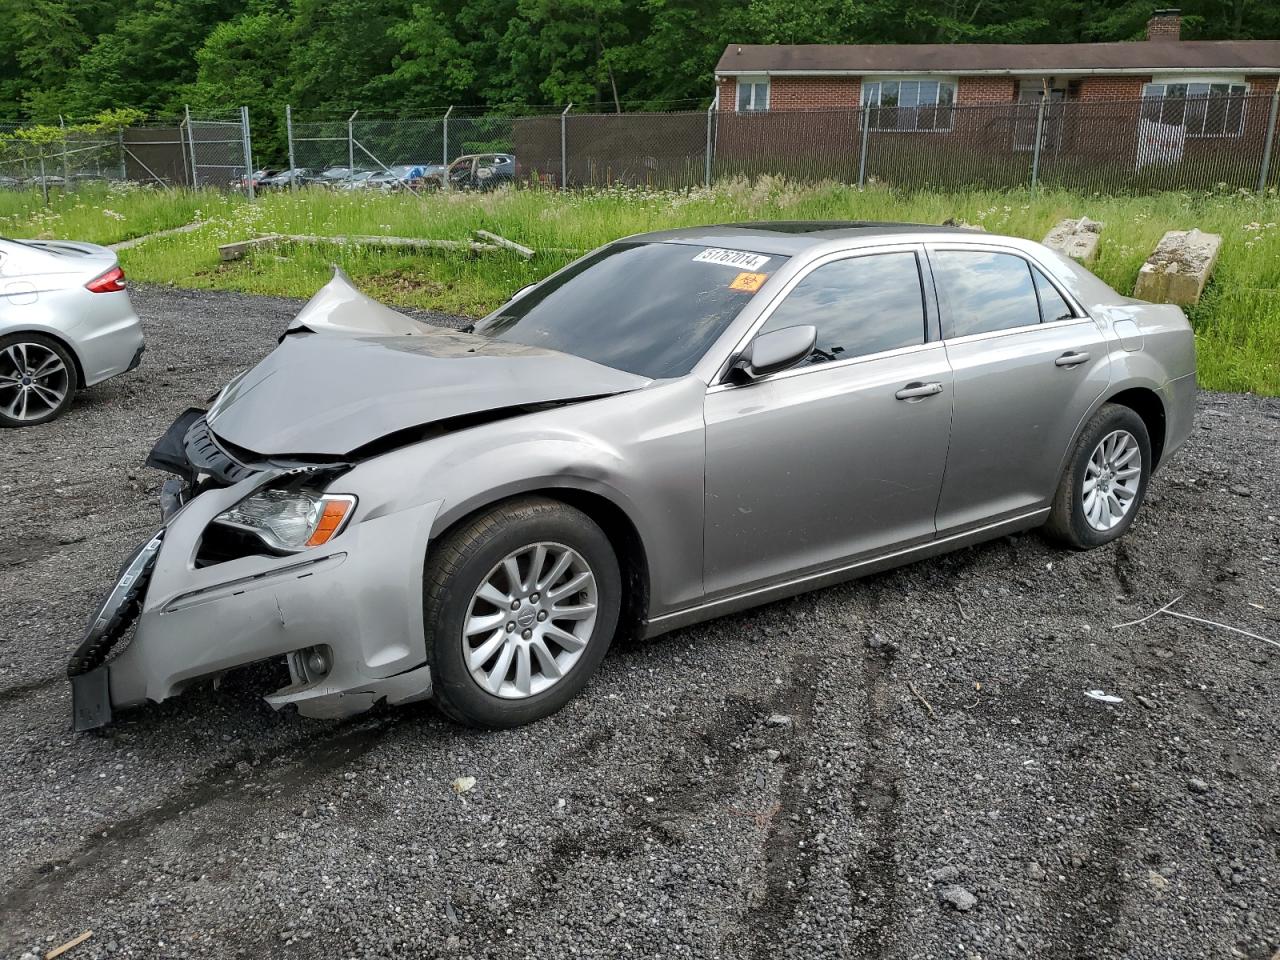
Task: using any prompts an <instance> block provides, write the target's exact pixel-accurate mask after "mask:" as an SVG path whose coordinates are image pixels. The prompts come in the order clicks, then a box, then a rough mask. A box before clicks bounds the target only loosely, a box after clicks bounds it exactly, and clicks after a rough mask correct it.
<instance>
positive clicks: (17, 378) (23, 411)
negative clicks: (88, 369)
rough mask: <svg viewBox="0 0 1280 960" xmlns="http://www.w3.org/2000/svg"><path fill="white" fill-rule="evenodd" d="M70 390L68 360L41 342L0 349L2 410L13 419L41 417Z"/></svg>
mask: <svg viewBox="0 0 1280 960" xmlns="http://www.w3.org/2000/svg"><path fill="white" fill-rule="evenodd" d="M70 389H71V373H70V371H69V370H67V365H66V363H64V362H63V360H62V358H61V357H60V356H58V354H57V353H55V352H54V351H53V350H51V349H50V348H49V347H47V346H45V345H44V344H42V343H34V342H25V343H24V342H21V341H20V342H18V343H13V344H10V345H9V346H8V347H7V348H5V349H4V350H3V351H0V411H3V412H4V414H5V415H6V416H8V417H10V418H11V419H13V420H19V421H28V420H40V419H42V418H43V417H46V416H48V415H49V414H50V413H52V412H53V411H55V410H57V409H58V407H60V406H61V405H62V403H63V401H64V400H66V398H67V392H68V391H69V390H70Z"/></svg>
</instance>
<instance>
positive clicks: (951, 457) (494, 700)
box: [68, 222, 1196, 728]
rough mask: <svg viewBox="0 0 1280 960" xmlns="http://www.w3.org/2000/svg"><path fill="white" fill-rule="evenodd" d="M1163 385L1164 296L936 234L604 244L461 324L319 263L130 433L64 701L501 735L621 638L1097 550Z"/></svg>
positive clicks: (1159, 410)
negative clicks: (277, 317) (117, 553)
mask: <svg viewBox="0 0 1280 960" xmlns="http://www.w3.org/2000/svg"><path fill="white" fill-rule="evenodd" d="M1195 389H1196V388H1195V344H1194V337H1193V336H1192V332H1191V328H1190V326H1189V324H1188V323H1187V319H1186V317H1185V316H1184V315H1183V313H1182V311H1181V310H1180V309H1178V308H1177V307H1173V306H1164V305H1153V304H1148V303H1141V302H1139V301H1136V300H1133V299H1131V298H1129V297H1125V296H1121V295H1120V294H1118V293H1116V292H1115V291H1114V290H1112V289H1111V288H1110V287H1108V286H1107V285H1106V284H1104V283H1103V282H1102V281H1101V280H1099V279H1098V278H1097V277H1095V276H1093V275H1092V274H1091V273H1090V272H1089V271H1088V270H1086V269H1085V268H1084V267H1082V266H1081V265H1079V264H1077V263H1074V262H1072V261H1070V260H1067V259H1065V258H1063V257H1060V256H1058V255H1057V254H1055V253H1052V252H1051V251H1049V250H1047V249H1045V248H1044V247H1042V246H1040V245H1039V244H1037V243H1032V242H1029V241H1026V240H1020V239H1015V238H1012V237H1002V236H997V235H994V234H987V233H979V232H976V231H972V230H965V229H957V228H948V227H927V226H918V225H912V224H867V223H809V222H784V223H760V224H744V225H729V226H708V227H693V228H686V229H681V230H670V231H665V232H661V233H652V234H644V235H640V236H634V237H630V238H627V239H624V240H619V241H617V242H615V243H611V244H609V245H607V246H605V247H602V248H600V249H598V250H596V251H594V252H592V253H590V254H588V255H587V256H585V257H583V258H581V259H579V260H577V261H575V262H573V263H571V264H569V265H568V266H566V267H564V268H563V269H561V270H559V271H558V272H556V273H554V274H552V275H551V276H550V277H548V278H546V279H545V280H543V281H541V282H540V283H538V284H535V285H533V286H531V287H527V288H525V289H523V290H520V291H518V292H517V293H516V295H515V296H514V297H513V298H512V299H511V300H510V301H508V302H507V303H506V304H504V305H502V306H501V307H499V308H498V309H497V310H495V311H494V312H493V313H491V314H490V315H488V316H487V317H485V318H484V319H483V320H481V321H479V322H478V323H477V324H476V325H475V327H474V330H472V331H470V332H466V331H463V332H459V331H455V330H447V329H442V328H433V327H430V326H426V325H424V324H420V323H417V322H416V321H413V320H411V319H409V318H408V317H405V316H403V315H401V314H398V313H396V312H394V311H392V310H390V309H388V308H387V307H384V306H382V305H380V304H378V303H376V302H374V301H372V300H370V299H368V298H366V297H364V296H363V295H361V294H360V293H359V292H358V291H356V290H355V289H354V288H353V287H352V286H351V285H350V283H349V281H347V279H346V278H345V277H344V276H343V275H342V274H341V273H340V272H339V273H338V274H337V275H336V276H335V277H334V279H333V280H332V281H331V282H330V283H329V284H328V285H327V286H326V287H325V288H324V289H322V290H321V291H320V292H319V293H318V294H316V296H315V297H314V298H313V299H312V300H311V302H310V303H309V304H308V305H307V306H306V307H305V308H304V309H303V310H302V312H301V313H300V314H299V315H298V317H297V318H296V319H295V320H294V322H293V323H292V324H291V325H290V327H289V329H288V331H287V332H286V334H285V335H284V336H283V337H282V338H281V341H280V344H279V346H278V347H276V349H275V350H274V351H273V352H272V353H271V354H270V355H268V356H267V357H266V359H264V360H263V361H262V362H261V363H260V364H258V366H257V367H255V368H253V369H252V370H249V371H246V372H245V373H243V374H241V375H240V376H238V377H236V378H235V379H234V380H232V381H231V382H230V383H229V384H227V386H226V387H225V388H223V390H222V392H221V393H220V394H219V395H218V396H217V398H216V399H215V400H214V402H213V404H212V406H211V407H210V408H209V409H208V410H207V411H206V410H198V409H193V410H189V411H187V412H186V413H184V414H183V415H182V416H180V417H179V418H178V420H177V421H175V423H174V424H173V426H171V427H170V428H169V431H168V432H167V433H166V434H165V436H164V437H162V438H161V440H160V442H159V443H158V444H157V445H156V448H155V449H154V450H153V451H152V454H151V457H150V458H149V461H148V462H149V463H151V464H152V465H154V466H158V467H161V468H162V469H165V470H168V471H170V472H172V473H174V474H175V476H174V477H173V478H171V479H170V480H168V481H166V483H165V486H164V489H163V493H162V504H163V510H164V516H165V518H166V519H165V526H164V528H163V529H162V530H161V531H160V532H158V533H157V534H155V535H154V536H153V537H150V538H148V540H147V541H146V543H145V544H143V545H142V546H141V547H139V548H138V550H137V552H136V553H135V554H134V556H133V559H132V560H131V562H130V563H129V564H127V565H126V569H125V571H124V573H123V575H122V576H121V579H120V580H119V581H118V582H117V584H116V586H115V587H114V588H113V589H112V591H111V593H110V594H109V595H108V597H107V599H106V600H105V601H104V602H103V605H102V606H101V608H100V609H99V610H98V612H97V613H96V614H95V615H94V617H93V619H92V621H91V626H90V628H89V630H88V632H87V634H86V635H85V638H84V640H83V641H82V643H81V645H80V647H79V648H78V650H77V651H76V653H75V655H74V656H73V658H72V660H71V663H70V665H69V668H68V672H69V674H70V676H71V677H72V678H73V703H74V707H75V723H76V726H77V727H78V728H86V727H92V726H96V725H100V724H102V723H104V722H106V721H107V720H109V718H110V716H111V710H112V709H113V708H114V707H120V706H126V705H133V704H139V703H142V702H143V701H146V700H156V701H158V700H164V699H166V698H168V697H170V696H172V695H173V694H175V693H176V692H178V691H179V690H181V689H182V688H183V687H185V686H187V685H188V684H190V683H191V682H192V681H193V680H195V679H197V678H199V677H203V676H213V675H218V674H220V673H222V672H224V671H226V670H230V669H233V668H235V667H239V666H241V665H244V664H248V663H253V662H258V661H263V660H275V661H277V662H279V661H284V663H285V664H286V665H287V666H288V669H289V672H290V676H291V682H290V683H289V684H288V685H287V686H284V687H283V688H281V689H279V690H277V691H276V692H275V693H272V694H270V695H269V696H268V697H267V700H268V701H269V702H270V703H271V704H272V705H273V706H275V707H277V708H279V707H284V706H286V705H293V706H295V707H296V708H297V709H298V711H299V712H301V713H303V714H305V715H308V716H344V715H348V714H352V713H356V712H359V711H361V710H365V709H367V708H369V707H371V706H372V705H373V704H374V703H376V702H378V701H382V700H385V701H387V702H388V703H403V702H408V701H412V700H419V699H424V698H431V699H433V700H434V701H435V703H436V704H437V705H438V706H439V708H440V709H441V710H442V711H443V712H444V713H446V714H447V715H449V716H450V717H453V718H455V719H457V720H459V721H461V722H463V723H467V724H473V725H478V726H488V727H508V726H513V725H516V724H521V723H526V722H529V721H532V720H536V719H538V718H540V717H544V716H547V715H548V714H550V713H551V712H553V711H555V710H557V709H558V708H559V707H561V706H562V705H563V704H564V703H565V702H566V701H567V700H568V699H569V698H570V697H572V696H574V695H575V694H576V693H577V692H578V691H579V690H580V689H581V688H582V687H583V685H584V684H585V683H586V682H587V680H588V678H589V677H590V676H591V674H592V673H593V672H594V671H595V669H596V667H597V666H598V665H599V664H600V662H601V660H602V658H603V657H604V655H605V652H606V651H607V650H608V648H609V645H610V643H611V642H612V640H613V639H614V637H615V635H617V634H619V633H636V632H638V633H642V634H645V635H649V636H653V635H657V634H660V633H663V632H665V631H668V630H672V629H675V628H678V627H683V626H686V625H689V624H692V623H696V622H698V621H701V620H706V619H709V618H711V617H715V616H719V615H721V614H725V613H730V612H733V611H737V610H742V609H744V608H747V607H750V606H753V605H755V604H760V603H765V602H767V601H770V600H775V599H779V598H782V597H787V596H791V595H793V594H796V593H800V592H802V591H805V590H810V589H814V588H817V587H822V586H825V585H828V584H832V583H836V582H838V581H842V580H847V579H850V578H853V577H857V576H861V575H863V574H867V573H872V572H874V571H878V570H883V569H885V568H888V567H892V566H895V565H898V564H903V563H907V562H910V561H913V560H917V559H920V558H924V557H928V556H933V555H936V554H940V553H944V552H946V551H949V550H953V549H956V548H958V547H963V546H966V545H969V544H974V543H977V542H979V541H983V540H987V539H991V538H993V537H999V536H1002V535H1005V534H1009V533H1013V532H1016V531H1020V530H1025V529H1029V528H1033V527H1044V528H1045V530H1046V531H1047V533H1048V534H1049V535H1050V536H1051V537H1052V538H1053V539H1055V540H1057V541H1059V542H1061V543H1064V544H1066V545H1067V546H1069V547H1074V548H1082V549H1083V548H1089V547H1097V546H1100V545H1102V544H1106V543H1109V542H1111V541H1113V540H1115V539H1116V538H1117V537H1120V536H1122V535H1123V534H1125V533H1126V532H1127V531H1128V530H1129V529H1130V526H1131V524H1132V523H1133V521H1134V518H1135V516H1137V514H1138V510H1139V508H1140V506H1141V504H1142V502H1143V497H1144V495H1145V493H1146V490H1147V484H1148V482H1149V480H1150V478H1151V475H1152V472H1153V471H1155V470H1156V469H1157V468H1159V467H1160V466H1161V465H1162V464H1163V463H1165V462H1167V461H1168V459H1169V458H1170V457H1171V456H1172V455H1173V454H1174V452H1175V451H1176V450H1177V449H1178V448H1179V447H1180V446H1181V445H1182V443H1183V441H1184V440H1186V438H1187V435H1188V433H1189V432H1190V430H1191V425H1192V415H1193V412H1194V408H1195ZM1119 556H1120V557H1121V558H1122V559H1121V560H1118V561H1117V562H1121V563H1123V562H1126V561H1124V560H1123V556H1124V555H1123V554H1120V555H1119ZM992 602H1003V601H999V600H996V599H993V600H992ZM134 609H137V610H140V614H139V616H138V618H137V627H136V631H135V632H134V633H133V635H132V639H131V640H130V641H129V642H128V643H127V644H124V645H123V646H122V648H120V649H118V650H116V649H114V648H115V647H116V646H117V644H118V641H120V640H121V638H123V637H124V636H126V634H125V630H126V629H127V628H128V627H129V625H130V624H129V619H130V617H129V613H130V611H132V610H134ZM112 654H114V656H113V658H112V659H110V660H108V657H109V656H111V655H112Z"/></svg>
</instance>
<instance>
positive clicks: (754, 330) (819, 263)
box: [707, 241, 942, 393]
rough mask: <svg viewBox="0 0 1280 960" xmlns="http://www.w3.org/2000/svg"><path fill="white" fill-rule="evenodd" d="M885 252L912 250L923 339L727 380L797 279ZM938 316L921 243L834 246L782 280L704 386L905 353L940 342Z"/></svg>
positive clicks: (728, 385)
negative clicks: (877, 350)
mask: <svg viewBox="0 0 1280 960" xmlns="http://www.w3.org/2000/svg"><path fill="white" fill-rule="evenodd" d="M885 253H914V254H915V257H916V269H917V270H918V271H919V272H920V290H921V294H922V300H923V305H924V342H923V343H913V344H910V345H908V346H905V347H895V348H894V349H892V350H881V351H880V352H879V353H867V354H863V355H862V356H860V357H848V358H846V359H844V360H832V361H830V362H828V363H818V364H813V365H811V366H805V367H791V368H789V369H787V370H781V371H779V372H778V373H772V374H770V375H769V376H767V377H761V378H760V379H758V380H752V381H750V382H748V383H733V382H731V381H730V380H728V377H729V375H730V373H731V372H732V371H733V366H734V364H735V363H736V362H737V361H738V360H739V359H740V358H741V357H742V355H743V352H744V351H745V350H746V349H747V347H748V346H750V344H751V341H752V340H754V339H755V338H756V336H757V334H758V333H759V332H760V330H761V328H763V327H764V325H765V324H766V323H768V322H769V319H770V318H771V317H772V316H773V314H774V311H776V310H777V309H778V307H780V306H781V305H782V303H783V301H785V300H786V298H787V297H788V295H790V293H791V291H792V290H794V289H795V288H796V287H797V286H798V285H799V284H800V282H801V281H803V280H804V279H805V278H806V277H807V276H809V274H811V273H813V272H814V271H815V270H818V269H820V268H821V267H825V266H826V265H827V264H829V263H835V262H836V261H838V260H854V259H857V258H859V257H873V256H877V255H880V254H885ZM940 322H941V321H940V316H939V313H938V300H937V294H936V293H935V291H934V280H933V267H932V265H931V264H930V263H929V258H928V256H927V254H926V252H925V245H924V244H923V243H920V242H918V241H915V242H907V243H888V244H883V245H877V246H873V247H854V248H849V249H845V250H834V251H832V252H831V253H827V254H824V255H822V256H820V257H816V258H815V259H813V260H812V261H810V262H809V263H808V264H806V265H805V266H804V267H803V268H802V269H800V270H799V271H797V272H796V274H795V275H794V276H792V277H791V278H789V279H788V280H787V282H786V283H785V284H783V285H782V286H781V287H779V288H778V292H777V294H776V295H775V296H774V297H773V298H772V299H771V300H770V301H769V302H768V303H767V304H766V305H765V306H764V307H763V308H762V309H761V311H760V315H759V316H757V317H756V318H755V320H753V321H752V322H751V326H750V327H749V328H748V329H747V331H746V333H744V334H743V335H742V337H741V338H739V340H738V342H737V343H736V344H735V345H734V347H733V349H732V350H730V351H729V354H728V356H727V357H726V358H725V360H724V362H723V363H722V364H721V365H720V366H719V368H717V371H716V374H715V376H713V377H712V378H711V383H710V384H709V385H708V386H707V392H708V393H719V392H720V391H722V390H737V389H741V388H744V387H750V386H753V385H754V384H757V383H772V382H773V381H774V380H778V379H781V378H784V377H790V376H796V375H800V374H806V373H820V372H821V371H823V370H836V369H840V368H842V367H847V366H851V365H853V364H855V363H863V362H865V361H868V360H880V359H884V358H885V357H891V356H895V355H898V354H907V353H911V352H913V351H917V350H925V349H928V348H930V347H936V346H938V345H939V343H941V339H942V338H941V333H942V330H941V326H940Z"/></svg>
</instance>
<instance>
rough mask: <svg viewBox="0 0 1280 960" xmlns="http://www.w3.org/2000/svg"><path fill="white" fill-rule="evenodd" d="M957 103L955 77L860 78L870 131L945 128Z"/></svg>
mask: <svg viewBox="0 0 1280 960" xmlns="http://www.w3.org/2000/svg"><path fill="white" fill-rule="evenodd" d="M955 102H956V85H955V81H954V80H888V79H877V80H863V82H862V105H863V106H864V107H868V108H870V110H871V117H870V120H869V122H870V124H871V129H872V130H903V131H915V130H923V131H947V130H950V129H951V117H952V113H953V111H952V109H951V108H952V107H953V106H954V105H955Z"/></svg>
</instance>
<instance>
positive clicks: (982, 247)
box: [924, 242, 1099, 344]
mask: <svg viewBox="0 0 1280 960" xmlns="http://www.w3.org/2000/svg"><path fill="white" fill-rule="evenodd" d="M924 247H925V254H926V256H928V257H930V258H932V256H933V254H934V253H935V252H936V253H943V252H946V251H953V250H954V251H960V252H966V251H967V252H977V253H1007V254H1009V255H1010V256H1014V257H1019V258H1021V259H1022V260H1024V261H1026V263H1027V264H1029V265H1030V266H1031V267H1034V268H1035V269H1037V270H1039V271H1040V272H1041V273H1042V274H1043V275H1044V277H1045V279H1046V280H1048V281H1049V283H1050V285H1051V286H1052V287H1053V288H1054V289H1055V290H1057V291H1058V296H1060V297H1062V299H1063V302H1065V303H1066V305H1067V307H1068V308H1070V310H1071V311H1072V316H1070V317H1063V318H1062V319H1061V320H1050V321H1049V322H1048V323H1046V322H1045V321H1043V320H1039V321H1037V322H1036V323H1028V324H1024V325H1023V326H1021V327H1006V328H1004V329H1003V330H984V331H983V332H982V333H966V334H964V335H963V336H960V337H948V336H947V335H946V331H945V329H944V327H943V323H944V321H945V320H946V318H947V315H948V314H949V313H950V312H951V302H950V300H949V299H947V297H946V294H945V292H943V291H936V292H935V295H936V297H937V302H938V323H939V332H940V335H941V339H942V342H943V343H955V344H962V343H974V342H976V341H978V340H991V339H994V338H996V337H1004V336H1009V335H1012V334H1019V333H1026V332H1027V331H1029V330H1044V329H1047V328H1055V329H1056V328H1057V327H1064V326H1067V325H1069V324H1073V323H1083V322H1085V321H1088V322H1089V323H1092V324H1093V326H1094V328H1095V329H1098V328H1099V324H1098V321H1097V320H1095V319H1094V318H1093V316H1092V315H1091V314H1090V313H1089V311H1088V310H1086V309H1084V307H1083V306H1081V304H1080V301H1079V300H1077V299H1076V298H1075V297H1074V296H1072V295H1071V292H1070V291H1069V290H1067V289H1066V288H1065V287H1064V286H1063V285H1062V283H1060V282H1059V280H1058V278H1057V277H1055V276H1054V275H1053V271H1051V270H1046V269H1045V266H1044V264H1042V263H1041V262H1040V261H1039V260H1037V259H1036V258H1035V257H1033V256H1031V255H1030V254H1028V253H1026V252H1025V251H1022V250H1019V249H1018V248H1017V247H1005V246H1001V245H1000V244H998V243H949V242H940V243H926V244H925V245H924ZM934 283H935V284H936V283H937V280H936V279H935V280H934ZM1031 287H1032V289H1033V290H1035V277H1034V276H1032V277H1031ZM1035 294H1036V315H1037V316H1041V315H1042V311H1041V310H1040V291H1039V290H1035Z"/></svg>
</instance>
